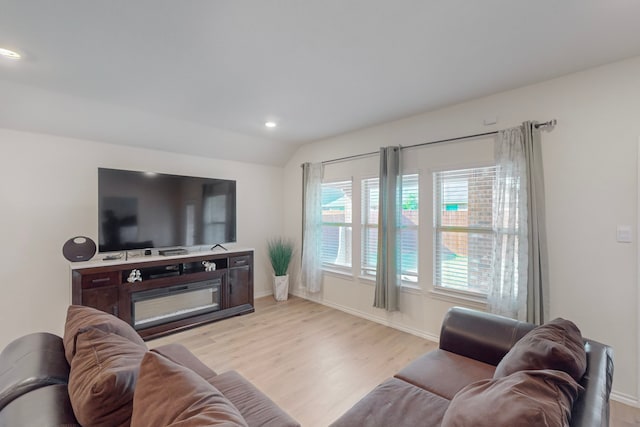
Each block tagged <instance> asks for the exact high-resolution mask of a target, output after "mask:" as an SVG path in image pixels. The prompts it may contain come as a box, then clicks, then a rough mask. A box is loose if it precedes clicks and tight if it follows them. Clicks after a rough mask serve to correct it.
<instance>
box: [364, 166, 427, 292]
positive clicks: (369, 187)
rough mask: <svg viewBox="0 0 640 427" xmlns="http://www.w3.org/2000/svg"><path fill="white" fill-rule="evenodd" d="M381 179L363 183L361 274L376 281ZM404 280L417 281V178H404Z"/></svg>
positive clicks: (402, 234)
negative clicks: (374, 278)
mask: <svg viewBox="0 0 640 427" xmlns="http://www.w3.org/2000/svg"><path fill="white" fill-rule="evenodd" d="M378 197H379V179H378V178H367V179H363V180H362V259H361V274H362V275H363V276H369V277H375V276H376V265H377V254H378ZM399 233H400V262H401V272H402V280H404V281H409V282H417V281H418V175H417V174H412V175H404V176H403V177H402V219H401V222H400V230H399Z"/></svg>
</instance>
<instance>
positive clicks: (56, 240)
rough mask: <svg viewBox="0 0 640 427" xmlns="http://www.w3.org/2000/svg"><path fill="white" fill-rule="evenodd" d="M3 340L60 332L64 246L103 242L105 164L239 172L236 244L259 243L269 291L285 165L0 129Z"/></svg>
mask: <svg viewBox="0 0 640 427" xmlns="http://www.w3.org/2000/svg"><path fill="white" fill-rule="evenodd" d="M0 148H1V151H0V152H1V153H2V154H1V155H0V174H1V175H0V176H1V177H2V179H1V180H0V203H2V205H1V206H0V236H1V237H0V239H1V242H2V245H1V246H0V288H1V290H2V296H1V297H0V348H3V347H4V346H5V345H6V344H7V343H8V342H9V341H10V340H12V339H14V338H16V337H18V336H20V335H23V334H26V333H29V332H34V331H50V332H54V333H61V332H62V327H63V324H64V319H65V314H66V308H67V305H69V304H70V273H69V263H68V262H67V261H66V260H65V259H64V258H63V256H62V245H63V244H64V242H65V241H66V240H67V239H69V238H71V237H74V236H78V235H85V236H89V237H91V238H92V239H94V240H95V241H97V234H98V194H97V189H98V171H97V170H98V167H109V168H121V169H132V170H149V171H155V172H164V173H172V174H181V175H193V176H202V177H213V178H223V179H235V180H237V212H238V213H237V215H238V216H237V220H238V223H237V237H238V239H237V240H238V241H237V244H236V245H235V246H238V247H250V248H255V250H256V251H255V260H254V262H255V274H254V279H255V280H254V282H255V294H256V295H257V296H262V295H266V294H270V293H271V276H270V275H271V270H270V267H269V265H268V261H267V258H266V247H265V246H266V240H267V239H268V238H269V237H272V236H275V235H279V234H280V231H281V230H282V223H283V222H282V221H283V212H282V196H281V194H282V185H283V184H282V169H281V168H276V167H271V166H260V165H255V164H249V163H239V162H232V161H225V160H214V159H210V158H202V157H196V156H189V155H179V154H174V153H167V152H162V151H153V150H147V149H138V148H129V147H123V146H119V145H109V144H103V143H97V142H92V141H86V140H77V139H68V138H60V137H54V136H50V135H43V134H33V133H25V132H18V131H11V130H6V129H0Z"/></svg>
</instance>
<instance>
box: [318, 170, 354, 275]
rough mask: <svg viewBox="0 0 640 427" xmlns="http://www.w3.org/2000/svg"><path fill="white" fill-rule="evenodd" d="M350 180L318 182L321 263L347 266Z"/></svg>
mask: <svg viewBox="0 0 640 427" xmlns="http://www.w3.org/2000/svg"><path fill="white" fill-rule="evenodd" d="M351 205H352V184H351V181H337V182H325V183H322V263H323V265H325V266H327V267H337V268H350V267H351V254H352V250H351V248H352V247H351V229H352V228H351V227H352V225H351V222H352V210H351Z"/></svg>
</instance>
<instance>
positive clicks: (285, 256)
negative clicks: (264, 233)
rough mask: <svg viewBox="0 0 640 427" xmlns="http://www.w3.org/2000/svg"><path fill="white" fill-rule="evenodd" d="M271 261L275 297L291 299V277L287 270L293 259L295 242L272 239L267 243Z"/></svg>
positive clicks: (280, 299)
mask: <svg viewBox="0 0 640 427" xmlns="http://www.w3.org/2000/svg"><path fill="white" fill-rule="evenodd" d="M267 248H268V252H269V261H271V267H273V274H274V276H273V297H274V298H275V299H276V301H286V300H287V298H288V297H289V275H288V274H287V270H288V269H289V264H290V263H291V259H292V258H293V249H294V248H293V242H291V241H290V240H286V239H283V238H277V239H271V240H269V242H268V243H267Z"/></svg>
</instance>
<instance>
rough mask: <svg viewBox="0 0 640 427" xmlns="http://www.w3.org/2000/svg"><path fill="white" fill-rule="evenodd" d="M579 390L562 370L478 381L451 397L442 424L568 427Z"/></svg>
mask: <svg viewBox="0 0 640 427" xmlns="http://www.w3.org/2000/svg"><path fill="white" fill-rule="evenodd" d="M580 391H582V387H581V386H580V385H579V384H578V383H577V382H576V381H575V380H574V379H573V378H571V377H570V376H569V375H568V374H566V373H565V372H562V371H554V370H546V369H545V370H535V371H520V372H516V373H515V374H512V375H509V376H507V377H502V378H498V379H492V380H482V381H478V382H475V383H472V384H470V385H468V386H466V387H465V388H463V389H462V390H460V391H459V392H458V393H457V394H456V395H455V396H454V397H453V399H452V400H451V403H450V404H449V407H448V408H447V411H446V412H445V414H444V418H443V420H442V427H568V426H569V420H570V418H571V407H572V406H573V402H574V400H575V399H576V398H577V396H578V394H579V393H580Z"/></svg>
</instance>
